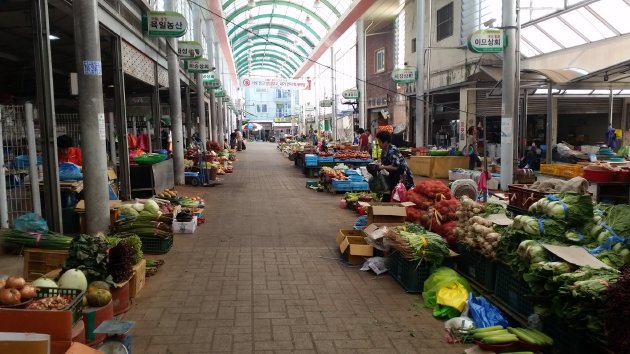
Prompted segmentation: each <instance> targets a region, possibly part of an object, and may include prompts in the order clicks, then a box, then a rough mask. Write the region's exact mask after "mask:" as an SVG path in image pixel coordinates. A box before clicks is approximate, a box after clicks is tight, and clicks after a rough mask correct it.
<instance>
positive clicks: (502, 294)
mask: <svg viewBox="0 0 630 354" xmlns="http://www.w3.org/2000/svg"><path fill="white" fill-rule="evenodd" d="M529 294H530V290H529V286H528V285H527V283H526V282H525V281H524V280H523V279H522V278H521V277H520V275H519V274H515V273H514V272H513V271H512V270H511V269H510V268H509V267H508V266H506V265H505V264H502V263H499V264H497V277H496V282H495V287H494V296H495V297H496V298H497V299H499V300H501V301H502V302H503V303H504V304H505V305H506V306H507V307H508V309H509V310H511V311H512V312H514V313H515V314H517V315H520V316H523V317H524V318H527V317H528V316H529V315H531V314H532V313H533V312H534V308H533V306H532V303H531V301H530V299H529Z"/></svg>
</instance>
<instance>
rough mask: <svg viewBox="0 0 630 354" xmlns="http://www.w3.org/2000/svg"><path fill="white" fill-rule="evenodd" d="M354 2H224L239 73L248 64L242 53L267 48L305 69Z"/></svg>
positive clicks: (227, 24) (279, 0)
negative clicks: (304, 63)
mask: <svg viewBox="0 0 630 354" xmlns="http://www.w3.org/2000/svg"><path fill="white" fill-rule="evenodd" d="M354 1H355V0H222V3H223V13H224V17H225V21H224V22H225V26H226V32H227V33H228V37H229V39H230V42H231V44H232V48H233V51H234V53H235V54H236V55H237V57H238V59H237V71H238V72H242V71H243V70H242V69H243V68H244V67H245V66H246V65H247V62H246V61H243V60H242V58H243V54H242V53H243V50H248V49H255V50H256V51H257V54H259V53H260V50H261V49H262V50H263V54H264V51H265V50H266V49H267V48H269V49H270V50H272V49H273V50H274V51H276V53H274V55H278V53H277V51H280V52H282V53H283V56H285V57H290V58H291V63H294V61H298V63H299V66H301V65H302V63H303V62H304V61H305V60H306V59H307V58H308V56H309V55H310V54H311V52H312V50H313V49H314V48H315V47H316V46H317V45H318V44H319V42H320V41H321V40H322V39H323V38H325V36H326V34H327V33H328V31H330V29H331V28H332V27H334V25H335V24H336V23H337V22H338V21H339V19H340V17H341V16H342V15H343V13H344V12H345V11H346V10H348V8H349V7H350V5H351V4H352V3H353V2H354ZM250 5H252V6H250ZM316 5H317V7H315V6H316ZM250 31H253V32H255V33H248V32H250ZM272 41H273V42H275V43H276V44H279V45H275V44H274V43H272ZM293 52H295V53H293ZM237 53H238V54H237ZM299 66H298V67H299ZM289 70H291V71H293V70H292V69H289Z"/></svg>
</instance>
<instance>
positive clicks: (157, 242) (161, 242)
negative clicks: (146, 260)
mask: <svg viewBox="0 0 630 354" xmlns="http://www.w3.org/2000/svg"><path fill="white" fill-rule="evenodd" d="M140 240H141V241H142V252H143V253H148V254H164V253H168V251H170V250H171V247H173V236H169V237H151V236H144V237H140Z"/></svg>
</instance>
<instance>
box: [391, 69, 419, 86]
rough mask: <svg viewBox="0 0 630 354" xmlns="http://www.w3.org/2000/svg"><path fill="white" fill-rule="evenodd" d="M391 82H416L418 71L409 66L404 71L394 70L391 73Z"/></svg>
mask: <svg viewBox="0 0 630 354" xmlns="http://www.w3.org/2000/svg"><path fill="white" fill-rule="evenodd" d="M392 80H394V82H395V83H397V84H409V83H412V82H416V81H417V80H418V69H416V68H414V67H410V66H408V67H406V68H404V69H394V70H393V71H392Z"/></svg>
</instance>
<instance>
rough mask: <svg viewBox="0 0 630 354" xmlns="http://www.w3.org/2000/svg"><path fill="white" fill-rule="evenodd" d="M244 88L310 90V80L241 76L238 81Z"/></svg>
mask: <svg viewBox="0 0 630 354" xmlns="http://www.w3.org/2000/svg"><path fill="white" fill-rule="evenodd" d="M240 84H241V87H244V88H275V89H285V90H310V89H311V80H310V79H284V78H281V77H256V76H243V77H241V79H240Z"/></svg>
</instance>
